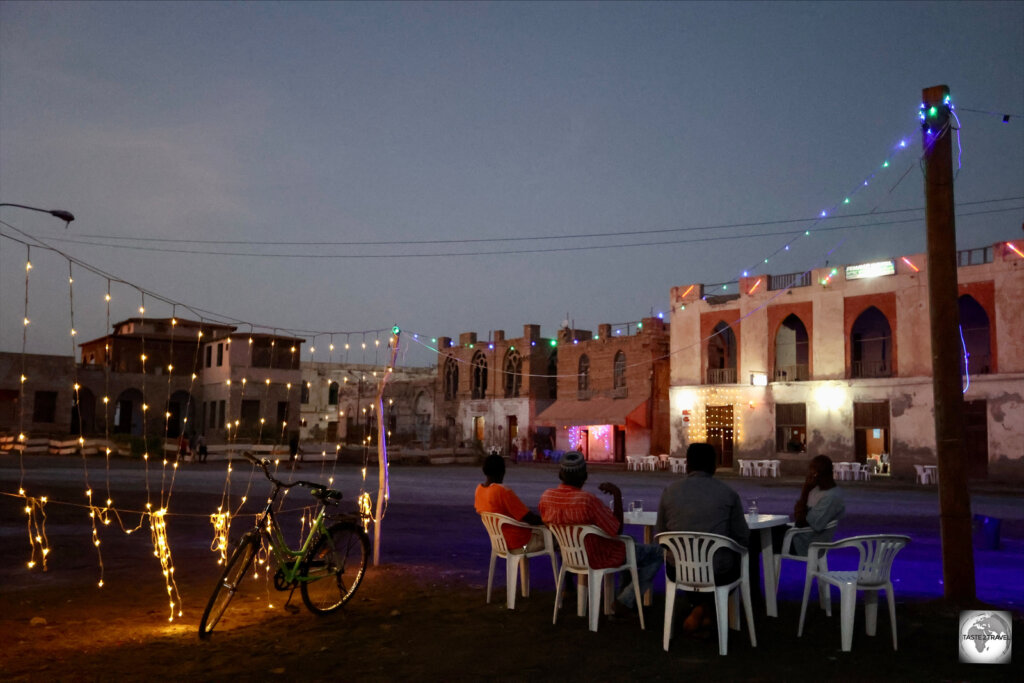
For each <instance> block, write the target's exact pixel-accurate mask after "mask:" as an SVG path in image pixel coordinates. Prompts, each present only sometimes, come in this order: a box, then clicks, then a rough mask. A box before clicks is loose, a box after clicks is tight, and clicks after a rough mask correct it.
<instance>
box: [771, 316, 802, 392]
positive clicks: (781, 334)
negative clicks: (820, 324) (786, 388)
mask: <svg viewBox="0 0 1024 683" xmlns="http://www.w3.org/2000/svg"><path fill="white" fill-rule="evenodd" d="M809 349H810V344H809V341H808V336H807V328H806V327H804V323H803V321H802V320H800V318H798V317H797V316H796V315H794V314H792V313H790V314H789V315H787V316H786V319H785V320H783V321H782V324H781V325H779V331H778V332H776V333H775V381H776V382H806V381H807V380H808V379H810V372H809V365H808V358H809V357H810V355H809V353H808V351H809Z"/></svg>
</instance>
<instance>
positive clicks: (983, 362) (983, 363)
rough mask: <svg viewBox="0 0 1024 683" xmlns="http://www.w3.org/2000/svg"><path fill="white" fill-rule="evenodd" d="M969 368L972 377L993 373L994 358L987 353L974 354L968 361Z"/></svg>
mask: <svg viewBox="0 0 1024 683" xmlns="http://www.w3.org/2000/svg"><path fill="white" fill-rule="evenodd" d="M967 367H968V372H969V373H970V374H972V375H987V374H989V373H990V372H992V356H990V355H989V354H987V353H972V354H971V355H970V356H969V357H968V359H967Z"/></svg>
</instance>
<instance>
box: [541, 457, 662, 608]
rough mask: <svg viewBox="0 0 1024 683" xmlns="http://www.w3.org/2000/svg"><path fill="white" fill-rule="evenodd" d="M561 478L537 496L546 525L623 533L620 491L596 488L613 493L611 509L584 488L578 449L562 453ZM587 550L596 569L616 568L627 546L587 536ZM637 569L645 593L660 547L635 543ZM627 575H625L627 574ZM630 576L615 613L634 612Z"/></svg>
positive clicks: (584, 472) (659, 558) (606, 484)
mask: <svg viewBox="0 0 1024 683" xmlns="http://www.w3.org/2000/svg"><path fill="white" fill-rule="evenodd" d="M558 478H559V479H560V480H561V481H562V483H561V484H559V485H558V486H557V487H555V488H553V489H548V490H547V491H545V492H544V493H543V494H541V497H540V516H541V518H542V519H543V520H544V523H545V524H593V525H594V526H596V527H598V528H600V529H601V530H602V531H604V532H605V533H606V534H608V535H610V536H616V535H618V534H620V533H621V532H622V491H620V490H619V487H618V486H616V485H615V484H612V483H610V482H604V483H602V484H601V485H600V486H598V489H599V490H601V491H603V492H604V493H607V494H609V495H611V496H612V498H613V500H614V502H613V505H614V508H615V509H614V512H613V511H612V510H609V509H608V506H607V505H606V504H605V503H604V502H603V501H601V499H599V498H598V497H597V496H595V495H593V494H591V493H587V492H586V491H583V490H582V489H583V484H585V483H586V481H587V461H586V460H585V459H584V458H583V454H582V453H580V452H579V451H568V452H566V453H565V455H563V456H562V460H561V464H560V467H559V470H558ZM586 546H587V553H588V555H589V556H590V561H591V564H592V566H593V567H594V568H595V569H603V568H605V567H618V566H621V565H622V563H623V562H625V561H626V546H625V545H624V544H623V543H622V541H613V540H609V539H605V538H594V537H588V538H587V539H586ZM635 548H636V565H637V567H636V572H637V579H638V581H639V583H640V586H639V588H640V592H641V593H644V592H646V591H647V590H648V589H649V588H650V587H651V583H652V582H653V580H654V575H655V574H657V572H658V569H659V568H660V567H661V563H662V558H663V554H662V550H661V546H659V545H656V544H653V543H651V544H642V543H637V544H636V546H635ZM627 576H628V575H627ZM631 582H632V577H628V578H627V579H626V581H625V582H624V584H623V586H622V589H621V590H620V591H619V595H618V597H616V599H615V612H616V614H624V613H627V612H634V611H635V610H636V596H635V595H634V594H633V588H632V586H631V585H630V584H631Z"/></svg>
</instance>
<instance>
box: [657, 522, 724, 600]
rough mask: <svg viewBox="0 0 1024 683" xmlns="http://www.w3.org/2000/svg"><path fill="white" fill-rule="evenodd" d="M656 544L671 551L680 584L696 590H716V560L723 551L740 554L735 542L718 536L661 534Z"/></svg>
mask: <svg viewBox="0 0 1024 683" xmlns="http://www.w3.org/2000/svg"><path fill="white" fill-rule="evenodd" d="M655 540H656V541H657V542H658V543H660V544H661V545H663V546H666V547H667V548H668V549H669V556H668V557H666V560H667V561H670V562H671V563H672V564H673V565H674V567H675V574H676V583H677V584H683V585H685V586H690V587H693V588H713V587H714V585H715V569H714V562H713V560H714V557H715V553H716V552H718V551H719V550H721V549H723V548H727V549H729V550H735V551H739V550H740V547H739V544H737V543H736V542H735V541H733V540H732V539H731V538H728V537H726V536H720V535H718V534H707V533H697V532H689V531H673V532H667V533H661V534H658V535H657V537H656V538H655Z"/></svg>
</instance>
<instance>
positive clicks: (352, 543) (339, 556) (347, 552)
mask: <svg viewBox="0 0 1024 683" xmlns="http://www.w3.org/2000/svg"><path fill="white" fill-rule="evenodd" d="M369 556H370V539H369V538H368V537H367V535H366V532H365V531H363V529H362V527H360V526H358V525H356V524H351V523H341V524H335V525H334V526H332V527H330V528H329V529H327V531H325V532H324V533H323V535H322V536H321V537H320V539H319V540H318V541H317V542H316V545H315V546H313V550H312V551H311V552H310V555H309V557H308V558H307V559H306V561H305V562H304V563H303V565H302V571H301V573H300V577H301V578H300V579H299V582H300V584H301V586H302V601H303V602H304V603H306V607H308V608H309V611H310V612H313V613H314V614H330V613H331V612H333V611H335V610H336V609H338V608H339V607H341V606H342V605H344V604H345V603H346V602H348V601H349V600H350V599H351V598H352V596H353V595H355V592H356V589H357V588H359V584H360V582H361V581H362V580H363V574H365V573H366V562H367V560H368V559H369Z"/></svg>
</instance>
